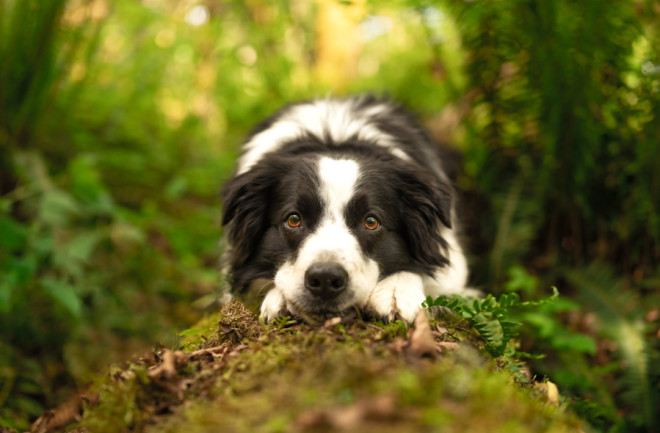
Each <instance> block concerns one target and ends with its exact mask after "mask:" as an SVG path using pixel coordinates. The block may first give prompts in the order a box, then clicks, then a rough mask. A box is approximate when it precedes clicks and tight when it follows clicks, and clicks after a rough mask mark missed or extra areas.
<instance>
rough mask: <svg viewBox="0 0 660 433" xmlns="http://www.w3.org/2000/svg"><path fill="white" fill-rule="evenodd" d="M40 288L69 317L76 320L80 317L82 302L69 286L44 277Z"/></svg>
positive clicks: (63, 282)
mask: <svg viewBox="0 0 660 433" xmlns="http://www.w3.org/2000/svg"><path fill="white" fill-rule="evenodd" d="M41 287H42V288H43V289H44V291H45V292H46V293H47V294H48V295H50V296H51V298H52V299H53V300H54V301H55V302H56V303H57V304H58V305H59V306H61V307H62V308H64V310H66V311H67V312H68V313H69V314H71V316H73V317H74V318H76V319H79V318H80V317H81V316H82V302H81V300H80V298H79V297H78V294H77V293H76V291H75V290H74V287H73V286H72V285H71V284H69V283H67V282H65V281H61V280H58V279H55V278H51V277H45V278H43V279H42V280H41Z"/></svg>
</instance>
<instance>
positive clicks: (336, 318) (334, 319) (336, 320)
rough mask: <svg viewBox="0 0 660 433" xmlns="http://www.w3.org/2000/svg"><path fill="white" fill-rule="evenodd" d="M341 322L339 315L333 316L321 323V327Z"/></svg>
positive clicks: (326, 327)
mask: <svg viewBox="0 0 660 433" xmlns="http://www.w3.org/2000/svg"><path fill="white" fill-rule="evenodd" d="M340 323H341V317H333V318H332V319H328V320H326V321H325V323H324V324H323V327H324V328H325V329H328V328H332V327H333V326H335V325H339V324H340Z"/></svg>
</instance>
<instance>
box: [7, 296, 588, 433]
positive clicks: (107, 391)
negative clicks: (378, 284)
mask: <svg viewBox="0 0 660 433" xmlns="http://www.w3.org/2000/svg"><path fill="white" fill-rule="evenodd" d="M182 334H187V336H185V337H184V339H183V341H182V344H181V346H180V347H178V348H176V349H177V350H170V349H167V348H160V349H158V350H155V351H154V352H152V353H149V354H147V355H145V356H143V357H141V358H138V359H136V360H134V361H132V362H128V363H126V364H125V365H121V366H114V367H112V368H110V371H109V372H108V373H107V374H106V375H104V376H103V377H102V378H99V380H98V381H97V383H95V384H94V385H92V386H91V387H90V388H89V389H88V390H86V391H84V392H81V393H80V394H78V395H76V396H75V397H74V398H72V399H71V400H70V401H68V402H66V403H65V404H63V405H62V406H60V407H58V408H56V409H53V410H50V411H48V412H46V413H45V414H44V415H43V416H42V417H41V418H40V419H39V420H37V422H35V423H34V425H33V427H32V431H33V432H41V433H43V432H49V431H67V432H72V433H74V432H75V433H82V432H129V431H130V432H184V431H185V432H190V433H195V432H210V431H213V432H264V433H266V432H289V431H291V432H330V431H333V432H334V431H336V432H365V433H368V432H379V433H387V432H402V431H405V432H418V431H419V432H429V431H443V432H466V431H467V432H507V433H512V432H526V433H527V432H568V431H582V427H581V424H582V423H581V422H580V420H579V419H578V418H577V417H576V416H575V415H573V414H572V413H570V411H569V410H567V409H566V408H565V405H564V404H562V402H561V400H562V399H561V397H560V396H559V395H558V393H557V388H556V387H555V386H554V384H552V383H551V382H548V381H545V382H536V381H534V380H532V379H531V378H530V377H529V374H528V373H527V372H526V370H525V369H524V364H522V363H520V362H519V361H517V360H514V359H511V358H504V357H500V358H496V359H493V358H491V357H490V356H488V355H485V354H484V351H483V342H482V340H481V339H480V337H479V335H478V334H477V333H476V332H474V329H470V327H469V326H467V325H466V324H465V323H464V322H463V323H462V322H460V321H458V320H455V319H451V318H447V317H445V318H443V319H432V320H430V321H429V319H428V318H427V315H426V314H420V315H418V317H417V320H416V321H415V324H414V326H413V327H408V326H406V325H405V324H403V323H402V322H394V323H391V324H386V325H383V324H381V323H375V322H365V321H362V320H355V321H353V322H352V323H342V322H341V320H340V319H339V318H337V319H331V320H329V321H327V322H326V323H325V325H324V326H322V327H311V326H309V325H306V324H302V323H297V322H295V321H292V320H290V319H287V318H284V319H282V320H280V321H278V322H277V323H275V324H271V325H265V324H263V323H261V322H260V321H259V320H258V319H257V317H256V316H255V315H254V314H253V313H252V312H251V311H249V310H248V309H246V308H245V307H244V306H243V304H241V303H240V302H238V301H233V302H231V303H229V304H226V305H225V306H223V307H222V309H221V311H220V312H219V313H218V314H216V315H214V316H213V317H209V318H207V319H206V320H205V321H202V322H200V323H199V324H198V326H196V327H195V328H194V329H190V330H188V331H185V332H184V333H182ZM0 430H2V429H0ZM4 432H5V430H2V433H4Z"/></svg>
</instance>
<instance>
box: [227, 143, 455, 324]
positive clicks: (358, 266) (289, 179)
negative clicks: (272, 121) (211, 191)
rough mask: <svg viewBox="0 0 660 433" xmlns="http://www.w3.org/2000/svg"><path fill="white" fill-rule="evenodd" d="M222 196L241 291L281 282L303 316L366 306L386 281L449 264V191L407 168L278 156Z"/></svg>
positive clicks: (389, 162)
mask: <svg viewBox="0 0 660 433" xmlns="http://www.w3.org/2000/svg"><path fill="white" fill-rule="evenodd" d="M222 194H223V203H224V208H223V214H224V217H223V224H225V225H226V226H227V234H228V238H229V242H230V244H231V247H232V249H233V254H232V262H231V268H232V272H231V273H232V278H233V285H234V290H237V291H241V290H243V289H245V288H246V287H247V286H248V285H249V284H250V283H251V282H252V281H254V280H256V279H259V278H267V279H271V280H274V282H275V286H277V287H278V289H280V290H281V291H282V293H283V294H284V297H285V300H286V304H287V308H288V309H289V311H291V312H292V313H294V314H297V315H300V316H302V317H310V316H323V315H327V314H341V313H342V312H345V311H346V310H348V309H350V308H351V307H353V306H357V307H361V306H363V305H364V304H365V303H366V302H367V300H368V298H369V295H370V294H371V292H372V291H373V289H374V288H375V286H376V284H377V282H378V281H379V280H381V279H383V278H385V277H387V276H388V275H390V274H393V273H395V272H399V271H411V272H415V273H418V274H431V273H432V272H433V270H434V269H436V268H438V267H442V266H444V265H446V264H447V258H446V254H445V252H443V249H442V248H439V245H440V246H443V245H445V243H444V240H443V239H442V236H441V234H440V233H441V226H442V225H445V226H447V227H449V226H450V225H451V216H450V214H451V195H452V193H451V186H450V185H449V184H448V183H444V182H442V181H440V180H438V179H437V178H436V177H435V176H433V175H432V174H430V173H427V172H425V171H420V169H419V167H418V166H416V165H413V164H411V163H409V162H406V161H404V160H400V159H397V158H392V157H383V158H379V159H373V158H364V159H363V158H360V156H359V154H356V155H348V156H347V155H333V154H331V153H327V154H321V155H319V154H307V155H305V154H303V155H299V156H296V157H292V156H291V155H289V156H286V157H284V156H278V155H276V154H273V155H271V156H269V157H268V158H263V159H262V160H261V161H260V162H259V163H258V164H256V165H254V166H253V167H252V168H251V169H250V170H249V171H247V172H245V173H243V174H240V175H238V176H237V177H235V178H234V179H232V180H231V181H229V182H228V183H227V184H226V185H225V187H224V189H223V192H222Z"/></svg>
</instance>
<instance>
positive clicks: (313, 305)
mask: <svg viewBox="0 0 660 433" xmlns="http://www.w3.org/2000/svg"><path fill="white" fill-rule="evenodd" d="M318 175H319V180H320V190H319V193H320V194H319V195H320V197H321V199H322V203H323V207H324V212H323V216H322V217H321V220H320V222H319V224H318V226H317V228H316V230H315V231H314V232H313V233H312V234H310V235H309V236H307V238H306V239H305V240H304V242H303V244H302V246H301V248H300V250H299V252H298V254H297V257H296V259H295V261H287V262H286V263H285V264H284V265H282V266H281V267H280V268H279V270H278V271H277V273H276V274H275V286H276V287H277V288H278V290H279V292H280V293H281V294H282V296H283V297H284V300H285V303H286V307H287V309H288V310H289V311H290V312H292V313H293V314H296V315H304V314H305V313H307V312H325V311H328V312H332V311H334V312H341V311H345V310H346V309H348V308H350V307H351V306H359V307H362V306H364V304H365V303H366V302H367V299H368V298H369V295H370V294H371V292H372V290H373V289H374V287H375V286H376V283H377V282H378V275H379V272H378V264H377V263H376V262H375V261H374V260H372V259H369V258H368V257H366V256H365V255H364V254H363V253H362V250H361V248H360V244H359V242H358V240H357V239H356V238H355V236H354V234H353V233H352V232H351V230H350V228H349V227H348V225H347V223H346V220H345V217H344V210H345V208H346V205H347V204H348V203H349V201H350V199H351V198H352V197H353V195H354V194H355V185H356V184H357V180H358V177H359V167H358V164H357V163H356V162H355V161H352V160H346V159H344V160H342V159H339V160H338V159H331V158H327V157H324V158H321V160H320V161H319V164H318ZM303 218H304V216H303ZM320 262H334V263H337V264H339V265H341V266H342V267H343V268H344V269H345V270H346V272H347V273H348V284H347V289H346V290H345V292H344V293H342V294H341V295H340V296H339V297H338V298H337V299H336V300H335V301H333V303H332V304H330V305H328V304H327V303H326V304H322V303H319V301H318V300H315V299H314V298H313V297H312V296H311V295H310V293H309V292H308V290H307V289H306V287H305V272H306V271H307V269H309V267H310V266H311V265H312V264H314V263H320Z"/></svg>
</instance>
